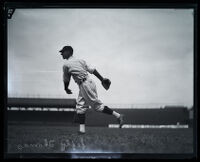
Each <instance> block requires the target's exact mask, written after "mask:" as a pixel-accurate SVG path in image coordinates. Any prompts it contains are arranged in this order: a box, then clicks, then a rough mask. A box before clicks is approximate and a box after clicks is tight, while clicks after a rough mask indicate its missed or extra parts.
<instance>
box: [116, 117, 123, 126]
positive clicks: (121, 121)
mask: <svg viewBox="0 0 200 162" xmlns="http://www.w3.org/2000/svg"><path fill="white" fill-rule="evenodd" d="M117 120H118V123H119V128H122V125H123V124H124V115H123V114H121V115H120V117H119V118H118V119H117Z"/></svg>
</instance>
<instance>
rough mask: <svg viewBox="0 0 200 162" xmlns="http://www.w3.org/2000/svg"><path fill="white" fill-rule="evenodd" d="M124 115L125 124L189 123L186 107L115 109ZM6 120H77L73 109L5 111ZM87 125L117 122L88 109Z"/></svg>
mask: <svg viewBox="0 0 200 162" xmlns="http://www.w3.org/2000/svg"><path fill="white" fill-rule="evenodd" d="M115 110H116V111H117V112H119V113H122V114H124V115H125V124H149V125H169V124H177V123H178V124H189V111H188V110H187V108H164V109H115ZM7 120H8V122H23V123H26V122H27V123H30V122H39V123H41V122H42V123H57V122H58V123H59V122H60V123H66V125H71V124H74V122H76V121H77V117H76V116H75V112H74V111H27V110H26V111H19V110H9V111H7ZM86 124H87V125H88V126H108V124H117V121H116V119H115V117H114V116H110V115H107V114H103V113H100V112H95V111H93V110H88V111H87V114H86Z"/></svg>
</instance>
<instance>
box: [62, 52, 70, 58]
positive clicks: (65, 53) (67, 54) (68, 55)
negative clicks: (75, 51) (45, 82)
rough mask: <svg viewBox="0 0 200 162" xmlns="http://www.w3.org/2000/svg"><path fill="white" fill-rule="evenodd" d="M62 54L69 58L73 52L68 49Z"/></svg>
mask: <svg viewBox="0 0 200 162" xmlns="http://www.w3.org/2000/svg"><path fill="white" fill-rule="evenodd" d="M61 55H62V57H63V59H68V58H69V57H70V56H71V53H70V51H67V50H66V51H64V52H62V53H61Z"/></svg>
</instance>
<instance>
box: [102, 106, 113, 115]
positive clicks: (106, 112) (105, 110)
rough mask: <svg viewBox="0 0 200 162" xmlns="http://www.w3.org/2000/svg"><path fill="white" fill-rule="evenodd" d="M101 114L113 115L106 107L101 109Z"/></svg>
mask: <svg viewBox="0 0 200 162" xmlns="http://www.w3.org/2000/svg"><path fill="white" fill-rule="evenodd" d="M102 112H103V113H105V114H109V115H112V114H113V110H112V109H110V108H109V107H108V106H104V109H103V111H102Z"/></svg>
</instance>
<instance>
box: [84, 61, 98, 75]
mask: <svg viewBox="0 0 200 162" xmlns="http://www.w3.org/2000/svg"><path fill="white" fill-rule="evenodd" d="M83 62H84V67H85V70H86V71H88V72H89V73H90V74H93V72H94V70H95V67H92V66H91V65H90V64H87V63H86V61H83Z"/></svg>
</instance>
